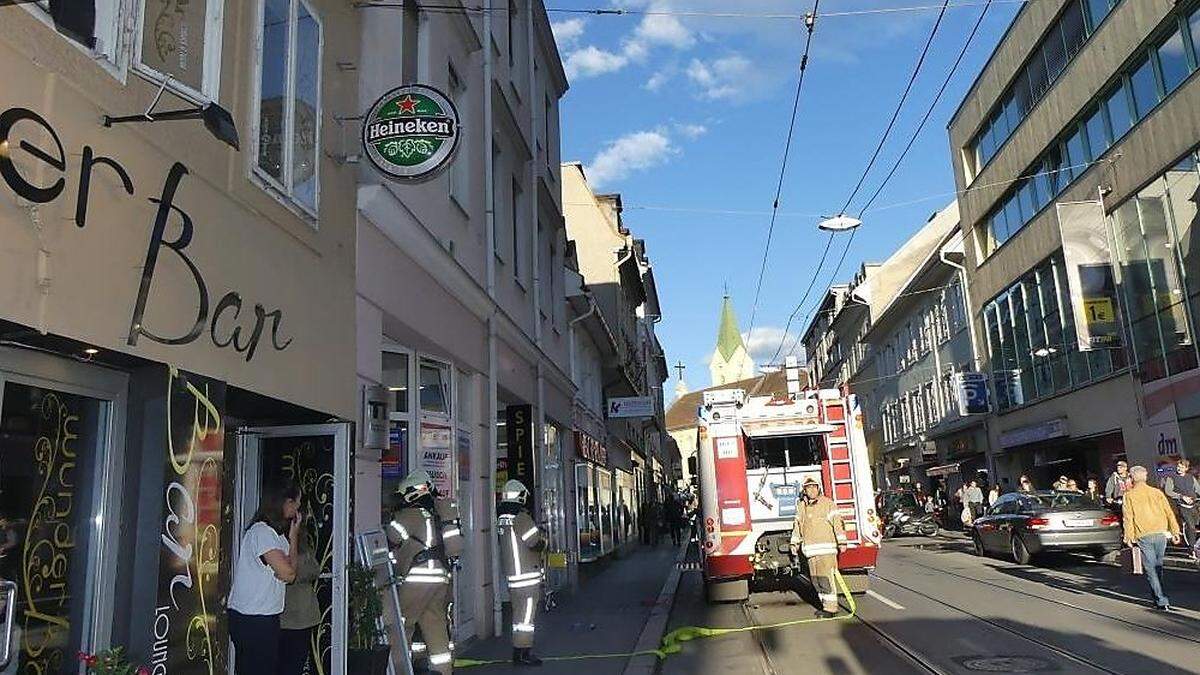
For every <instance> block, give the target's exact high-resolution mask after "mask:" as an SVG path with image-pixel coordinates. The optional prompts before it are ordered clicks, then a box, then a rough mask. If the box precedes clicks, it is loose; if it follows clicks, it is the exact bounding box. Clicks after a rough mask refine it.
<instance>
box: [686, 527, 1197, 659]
mask: <svg viewBox="0 0 1200 675" xmlns="http://www.w3.org/2000/svg"><path fill="white" fill-rule="evenodd" d="M1166 577H1167V578H1166V584H1167V590H1168V594H1169V595H1170V597H1171V601H1172V604H1174V605H1176V607H1177V608H1178V609H1177V611H1175V612H1172V613H1170V614H1163V613H1160V612H1157V611H1155V610H1153V609H1152V608H1151V607H1150V603H1149V601H1148V600H1147V597H1148V596H1147V590H1146V585H1145V581H1144V580H1143V579H1142V578H1141V577H1127V576H1124V575H1122V574H1121V572H1120V571H1119V570H1118V569H1117V568H1116V567H1115V566H1113V565H1108V564H1101V563H1098V562H1095V561H1093V560H1091V559H1089V558H1085V557H1077V556H1055V557H1051V558H1048V559H1043V560H1036V561H1035V564H1034V565H1031V566H1025V565H1016V564H1014V563H1012V562H1009V561H1006V560H999V559H994V558H978V557H975V556H974V555H972V554H971V553H970V544H969V542H968V541H967V540H966V539H962V538H958V537H937V538H932V539H924V538H907V539H901V540H892V541H889V542H886V543H885V548H884V550H883V554H882V556H881V559H880V563H879V567H878V569H877V570H876V574H875V576H874V578H873V579H872V588H871V592H870V593H869V594H868V595H866V596H859V598H858V614H857V616H855V617H850V618H848V619H841V620H836V621H827V622H818V623H805V624H801V625H795V626H789V627H784V628H774V629H766V630H754V631H748V632H742V633H735V634H731V635H726V636H723V637H716V638H709V639H705V640H698V641H694V642H689V643H687V644H685V645H684V648H683V653H681V654H678V655H675V656H672V657H671V658H669V659H667V661H666V662H664V663H663V667H662V672H663V673H666V674H679V675H683V674H685V673H687V674H706V673H713V674H716V673H780V674H784V673H806V674H807V673H837V674H839V675H841V674H847V673H872V674H874V673H888V674H891V673H896V674H900V675H903V674H907V673H955V674H974V673H981V672H983V673H1086V674H1094V673H1131V674H1133V673H1154V674H1155V675H1168V674H1174V673H1200V572H1198V571H1196V569H1195V568H1194V567H1182V566H1181V567H1179V568H1178V569H1171V570H1168V571H1167V573H1166ZM808 594H810V591H808V590H807V589H803V588H799V587H798V588H797V589H793V590H790V591H785V592H764V593H755V594H753V595H752V596H751V598H750V601H749V603H747V604H746V605H745V606H742V605H739V604H732V605H718V606H710V605H708V604H706V603H705V601H704V598H703V587H702V584H701V578H700V574H699V573H698V572H685V573H684V575H683V579H682V581H681V583H680V588H679V591H678V594H677V596H676V601H675V607H674V610H673V612H672V615H671V623H670V628H671V629H674V628H678V627H680V626H709V627H745V626H751V625H760V626H761V625H766V624H772V623H780V622H786V621H793V620H797V619H806V618H809V617H812V614H813V606H812V605H811V604H809V602H808V601H807V600H806V597H805V596H806V595H808Z"/></svg>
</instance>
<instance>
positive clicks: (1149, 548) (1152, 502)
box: [1122, 466, 1179, 611]
mask: <svg viewBox="0 0 1200 675" xmlns="http://www.w3.org/2000/svg"><path fill="white" fill-rule="evenodd" d="M1129 476H1130V479H1131V480H1132V481H1133V487H1131V488H1129V489H1128V490H1126V491H1125V493H1124V495H1123V505H1122V510H1123V513H1124V521H1125V522H1124V526H1125V543H1126V544H1127V545H1129V546H1137V548H1138V550H1139V551H1140V552H1141V555H1142V569H1143V573H1144V574H1145V575H1146V583H1148V584H1149V585H1150V593H1151V594H1152V596H1153V600H1154V605H1155V606H1156V607H1158V608H1159V609H1161V610H1164V611H1165V610H1168V609H1170V608H1171V603H1170V600H1168V598H1167V594H1166V591H1165V590H1163V558H1165V557H1166V555H1167V541H1168V540H1170V541H1171V542H1173V543H1176V544H1178V543H1179V522H1178V521H1177V520H1175V512H1174V511H1172V510H1171V503H1170V502H1169V501H1167V496H1166V495H1165V494H1163V491H1162V490H1159V489H1158V488H1156V487H1152V486H1150V485H1148V484H1147V483H1146V467H1144V466H1135V467H1133V468H1132V469H1130V470H1129Z"/></svg>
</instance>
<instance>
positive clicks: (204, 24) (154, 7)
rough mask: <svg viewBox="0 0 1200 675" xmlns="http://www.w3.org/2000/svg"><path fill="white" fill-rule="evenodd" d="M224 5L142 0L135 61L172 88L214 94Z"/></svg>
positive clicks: (215, 0)
mask: <svg viewBox="0 0 1200 675" xmlns="http://www.w3.org/2000/svg"><path fill="white" fill-rule="evenodd" d="M268 4H269V3H268ZM223 8H224V2H223V1H222V0H174V1H164V0H142V2H141V14H140V17H139V18H138V23H137V36H136V43H135V44H136V47H135V53H134V67H135V68H136V69H138V70H140V71H142V72H143V73H146V74H147V75H149V76H150V77H151V79H154V80H156V81H162V80H163V79H166V78H170V81H171V85H170V86H172V88H173V89H176V90H182V91H184V92H186V93H187V94H190V95H191V96H192V97H194V98H199V99H207V100H215V99H216V98H217V94H218V91H219V87H220V75H221V26H222V24H223V23H224V17H223V16H222V15H223ZM97 9H99V7H97ZM96 18H97V22H96V26H97V27H99V26H100V25H101V24H100V18H101V17H100V16H99V14H97V17H96ZM113 23H114V25H115V24H116V22H115V21H114V22H113Z"/></svg>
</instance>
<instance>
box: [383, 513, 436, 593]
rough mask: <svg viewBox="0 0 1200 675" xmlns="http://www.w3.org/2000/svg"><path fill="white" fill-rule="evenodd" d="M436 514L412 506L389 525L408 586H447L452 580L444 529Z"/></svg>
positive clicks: (395, 554)
mask: <svg viewBox="0 0 1200 675" xmlns="http://www.w3.org/2000/svg"><path fill="white" fill-rule="evenodd" d="M440 520H441V519H440V518H438V517H437V513H436V511H430V510H428V509H426V508H424V507H422V506H418V505H411V506H407V507H405V508H402V509H400V510H399V511H397V512H396V514H395V516H394V517H393V518H392V522H390V523H388V527H387V535H388V541H389V542H390V543H391V545H392V559H393V562H394V563H395V565H396V573H397V575H398V576H399V577H401V578H403V579H404V582H405V583H421V584H444V583H447V582H448V581H449V580H450V573H449V565H448V564H447V560H446V548H445V546H443V544H442V536H443V526H442V524H441V522H440Z"/></svg>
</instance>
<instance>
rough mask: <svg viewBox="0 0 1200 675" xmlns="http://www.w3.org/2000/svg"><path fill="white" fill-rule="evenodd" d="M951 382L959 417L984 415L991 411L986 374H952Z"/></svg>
mask: <svg viewBox="0 0 1200 675" xmlns="http://www.w3.org/2000/svg"><path fill="white" fill-rule="evenodd" d="M953 382H954V391H955V392H956V393H957V395H958V414H959V415H962V416H964V417H966V416H967V415H986V414H987V413H988V412H990V411H991V404H990V402H989V401H988V376H987V374H986V373H954V380H953Z"/></svg>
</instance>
